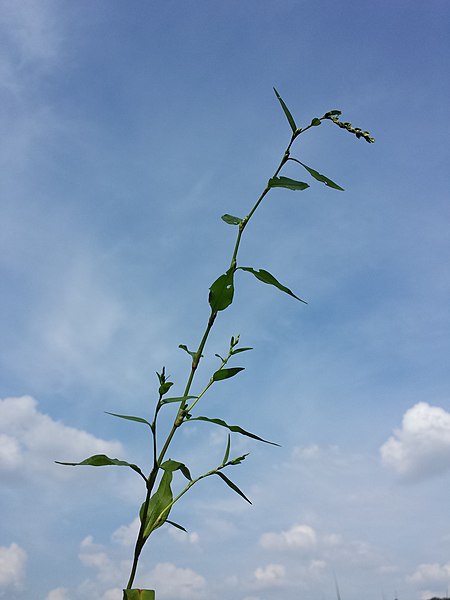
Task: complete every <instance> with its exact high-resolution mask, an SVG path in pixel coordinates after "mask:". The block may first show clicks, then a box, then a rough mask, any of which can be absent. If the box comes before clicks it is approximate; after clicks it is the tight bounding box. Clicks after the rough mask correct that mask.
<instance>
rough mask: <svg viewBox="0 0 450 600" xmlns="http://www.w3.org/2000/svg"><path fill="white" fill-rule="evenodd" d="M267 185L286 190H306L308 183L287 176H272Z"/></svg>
mask: <svg viewBox="0 0 450 600" xmlns="http://www.w3.org/2000/svg"><path fill="white" fill-rule="evenodd" d="M268 186H269V187H270V188H275V187H282V188H286V189H288V190H300V191H301V190H306V188H309V185H308V184H307V183H305V182H304V181H296V180H295V179H290V178H289V177H272V178H271V179H269V183H268Z"/></svg>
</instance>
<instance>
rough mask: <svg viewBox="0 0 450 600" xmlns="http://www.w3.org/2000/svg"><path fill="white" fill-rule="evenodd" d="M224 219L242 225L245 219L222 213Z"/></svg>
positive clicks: (229, 223)
mask: <svg viewBox="0 0 450 600" xmlns="http://www.w3.org/2000/svg"><path fill="white" fill-rule="evenodd" d="M221 218H222V221H225V223H228V225H240V224H241V223H242V221H243V219H240V218H239V217H233V215H222V217H221Z"/></svg>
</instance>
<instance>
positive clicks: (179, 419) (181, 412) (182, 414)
mask: <svg viewBox="0 0 450 600" xmlns="http://www.w3.org/2000/svg"><path fill="white" fill-rule="evenodd" d="M310 127H311V125H308V126H307V127H305V128H304V129H303V130H300V129H298V130H297V131H295V132H294V133H293V134H292V137H291V140H290V142H289V144H288V146H287V148H286V150H285V152H284V154H283V157H282V159H281V161H280V164H279V165H278V167H277V169H276V171H275V173H274V175H273V177H277V176H278V174H279V172H280V171H281V169H282V168H283V166H284V165H285V164H286V162H287V161H288V160H289V154H290V150H291V146H292V144H293V143H294V140H295V139H296V138H297V137H298V136H299V135H300V134H301V133H304V132H305V131H306V130H307V129H309V128H310ZM270 189H271V188H270V186H269V185H266V187H265V188H264V190H263V191H262V193H261V195H260V196H259V198H258V199H257V201H256V203H255V205H254V206H253V208H252V209H251V210H250V212H249V213H248V215H247V216H246V217H245V218H244V219H243V220H242V221H241V223H240V225H239V231H238V234H237V238H236V242H235V245H234V249H233V254H232V257H231V262H230V269H232V270H233V271H236V269H237V255H238V252H239V248H240V244H241V239H242V234H243V232H244V229H245V227H246V226H247V224H248V222H249V221H250V219H251V218H252V216H253V215H254V213H255V212H256V210H257V209H258V207H259V205H260V204H261V202H262V201H263V199H264V197H265V196H266V195H267V193H268V192H269V191H270ZM217 314H218V312H217V311H214V310H213V311H212V312H211V314H210V316H209V318H208V323H207V325H206V328H205V331H204V333H203V336H202V338H201V341H200V343H199V346H198V349H197V351H196V353H195V355H194V358H193V361H192V366H191V371H190V373H189V377H188V380H187V383H186V387H185V390H184V394H183V395H184V396H188V395H189V392H190V389H191V386H192V384H193V381H194V377H195V373H196V371H197V367H198V365H199V363H200V360H201V357H202V354H203V350H204V348H205V345H206V342H207V341H208V338H209V334H210V332H211V329H212V327H213V325H214V322H215V320H216V317H217ZM230 356H231V354H230ZM230 356H229V357H230ZM229 357H228V358H227V360H228V359H229ZM225 362H226V361H225ZM224 364H225V363H224ZM224 364H222V367H223V366H224ZM212 383H213V380H211V381H210V382H209V383H208V384H207V386H206V387H205V389H204V390H203V392H202V393H201V394H200V395H199V396H198V397H197V399H196V400H195V402H194V403H193V404H192V405H191V406H190V407H189V408H190V409H191V408H193V406H195V404H197V402H198V401H199V399H200V398H201V397H202V396H203V395H204V394H205V392H206V391H207V390H208V389H209V387H210V386H211V385H212ZM160 401H161V398H160ZM160 401H159V402H158V408H157V410H156V412H155V420H154V422H153V424H152V433H153V449H154V463H153V468H152V470H151V472H150V474H149V476H148V479H147V493H146V497H145V501H144V505H143V510H142V516H141V525H140V528H139V532H138V536H137V539H136V545H135V551H134V559H133V564H132V568H131V574H130V578H129V580H128V584H127V589H131V586H132V585H133V582H134V578H135V575H136V569H137V565H138V561H139V556H140V553H141V551H142V548H143V547H144V544H145V542H146V539H145V538H144V531H145V525H146V520H147V514H148V508H149V504H150V498H151V494H152V491H153V488H154V485H155V482H156V478H157V475H158V472H159V469H160V467H161V464H162V462H163V460H164V457H165V455H166V452H167V450H168V449H169V446H170V444H171V442H172V439H173V437H174V435H175V432H176V430H177V429H178V427H179V426H180V425H181V424H182V423H183V422H184V421H185V419H186V414H187V412H188V411H187V410H186V408H187V401H183V402H182V403H181V405H180V408H179V409H178V412H177V415H176V417H175V419H174V422H173V425H172V428H171V430H170V432H169V434H168V436H167V438H166V441H165V442H164V444H163V446H162V448H161V451H160V453H159V456H158V458H157V459H156V418H157V415H158V412H159V408H160ZM220 468H222V467H220ZM218 470H219V469H215V470H213V471H210V472H208V473H206V474H205V475H202V476H201V477H199V478H197V479H196V480H194V481H193V482H190V483H189V484H188V486H186V488H185V489H184V490H183V492H181V494H179V495H178V496H177V498H176V499H175V500H174V501H173V502H172V503H171V504H170V505H169V506H168V507H166V511H167V510H169V509H170V507H171V506H172V505H173V504H174V503H175V502H176V501H177V500H178V499H179V498H180V497H181V496H182V495H184V494H185V493H186V492H187V491H188V489H190V488H191V487H192V485H194V483H196V482H197V481H199V480H200V479H204V478H205V477H208V476H209V475H213V474H214V473H216V472H217V471H218ZM164 512H165V511H163V513H162V514H164Z"/></svg>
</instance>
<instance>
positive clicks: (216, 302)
mask: <svg viewBox="0 0 450 600" xmlns="http://www.w3.org/2000/svg"><path fill="white" fill-rule="evenodd" d="M274 91H275V94H276V97H277V99H278V101H279V103H280V105H281V107H282V109H283V112H284V114H285V116H286V118H287V121H288V123H289V125H290V127H291V130H292V131H291V138H290V141H289V143H288V145H287V147H286V150H285V151H284V153H283V155H282V158H281V160H280V163H279V165H278V167H277V168H276V170H275V172H274V174H273V176H272V177H271V178H270V179H269V180H268V182H267V184H266V186H265V187H264V190H263V191H262V193H261V194H260V196H259V198H258V199H257V200H256V202H255V204H254V205H253V207H252V208H251V210H250V212H249V213H248V214H247V216H245V217H243V218H241V217H236V216H233V215H229V214H225V215H223V216H222V220H223V221H224V222H225V223H227V224H228V225H231V226H234V227H236V228H237V236H236V242H235V245H234V248H233V251H232V255H231V260H230V264H229V266H228V268H227V269H226V271H225V272H224V273H222V274H221V275H220V276H219V277H218V278H217V279H216V280H215V281H214V282H213V283H212V285H211V287H210V288H209V298H208V301H209V307H210V313H209V317H208V320H207V324H206V327H205V329H204V332H203V334H202V336H201V339H200V342H199V344H198V346H197V348H196V349H195V350H190V349H189V348H188V347H187V346H186V345H184V344H180V346H179V348H180V349H182V350H183V351H185V352H186V353H187V354H188V355H189V357H190V360H191V366H190V370H189V374H188V376H187V381H186V384H185V387H184V392H183V394H182V396H178V397H171V396H169V395H168V394H169V391H170V389H171V387H172V385H173V382H171V381H169V379H168V377H167V375H166V371H165V368H164V367H163V368H162V370H161V372H160V373H157V377H158V384H159V386H158V399H157V401H156V406H155V410H154V414H153V419H152V420H151V421H150V420H147V419H145V418H143V417H136V416H130V415H122V414H117V413H108V414H110V415H113V416H114V417H118V418H120V419H126V420H129V421H135V422H137V423H140V424H143V425H145V426H146V427H148V428H149V430H150V435H151V436H152V446H153V462H152V465H151V468H150V470H149V474H148V475H146V474H145V473H144V471H143V470H142V469H141V468H140V467H139V466H137V465H135V464H132V463H128V462H126V461H123V460H118V459H117V458H109V457H108V456H106V455H104V454H97V455H95V456H90V457H89V458H87V459H85V460H83V461H82V462H79V463H72V462H60V461H57V462H58V463H59V464H63V465H71V466H77V465H90V466H95V467H98V466H105V465H115V466H127V467H129V468H131V469H132V470H133V471H135V472H136V473H137V474H138V475H139V476H140V477H141V478H142V480H143V482H144V486H145V498H144V501H143V503H142V505H141V508H140V512H139V515H140V528H139V532H138V535H137V539H136V544H135V549H134V556H133V563H132V569H131V573H130V577H129V580H128V583H127V586H126V589H125V590H124V600H133V599H135V598H142V599H143V600H144V599H145V598H148V599H152V598H154V592H153V591H150V590H137V589H133V583H134V579H135V575H136V570H137V566H138V562H139V557H140V555H141V552H142V549H143V547H144V546H145V544H146V543H147V541H148V539H149V537H150V535H151V534H152V533H153V532H154V531H155V530H156V529H158V528H159V527H161V526H162V525H163V524H164V523H168V524H170V525H172V526H174V527H177V528H180V529H184V528H183V527H182V526H181V525H179V524H177V523H175V522H174V521H171V520H169V516H170V513H171V510H172V507H173V506H174V504H175V503H176V502H178V500H180V498H182V496H184V494H186V493H187V492H188V491H189V490H190V489H191V488H192V487H193V486H194V485H195V484H196V483H198V482H199V481H201V480H202V479H206V478H207V477H211V476H214V475H215V476H218V477H220V479H222V480H223V481H224V483H226V484H227V486H228V487H230V488H231V489H232V490H233V491H234V492H236V493H237V494H239V495H240V496H241V497H242V498H243V499H244V500H246V501H247V502H250V501H249V499H248V498H247V496H246V495H245V494H244V492H242V490H240V489H239V487H238V486H237V485H236V484H235V483H233V481H231V479H229V477H228V476H227V475H225V473H224V471H225V470H227V469H228V468H229V467H232V466H235V465H239V464H240V463H242V461H243V460H244V459H245V458H246V456H247V454H244V455H241V456H237V457H234V458H230V433H228V440H227V445H226V448H225V453H224V456H223V459H222V461H221V462H220V464H219V465H218V466H217V467H216V468H214V469H212V470H210V471H208V472H206V473H203V474H202V475H200V476H197V477H193V476H192V475H191V472H190V470H189V468H188V467H187V466H186V465H185V464H184V463H182V462H179V461H176V460H172V459H170V458H166V457H167V453H168V450H169V447H170V444H171V442H172V440H173V438H174V436H175V434H176V432H177V431H178V429H179V428H180V427H183V426H185V425H186V424H187V423H191V422H194V421H206V422H208V423H211V424H213V425H217V426H219V427H223V428H225V429H228V430H229V432H231V433H237V434H240V435H243V436H247V437H250V438H253V439H256V440H259V441H261V442H265V443H268V444H273V442H269V441H268V440H264V439H263V438H261V437H259V436H258V435H255V434H254V433H250V432H249V431H246V430H245V429H243V428H241V427H240V426H238V425H229V424H228V423H226V422H225V421H223V420H222V419H218V418H210V417H205V416H201V415H197V414H196V413H195V412H194V409H196V408H197V405H198V403H199V402H200V400H201V399H202V398H203V396H204V395H205V394H206V393H207V392H209V390H210V389H211V388H212V387H213V386H214V385H216V383H218V382H220V381H222V380H225V379H229V378H231V377H234V376H236V375H237V374H238V373H239V372H240V371H242V370H243V367H236V366H231V367H230V366H228V363H229V362H230V361H231V360H232V359H233V358H234V357H235V356H236V355H237V354H241V353H243V352H247V351H249V350H252V348H248V347H242V346H240V345H239V336H236V337H234V336H233V337H232V338H231V340H230V343H229V347H228V351H227V354H226V355H225V357H222V356H220V355H219V354H216V356H217V358H218V359H219V361H220V366H219V368H218V369H217V370H216V371H215V372H214V373H213V374H212V375H211V377H210V379H209V381H208V383H207V384H206V386H204V388H203V389H202V390H201V391H199V392H196V393H192V391H191V388H192V387H193V384H194V378H195V375H196V373H197V370H198V367H199V364H200V362H201V359H202V357H203V352H204V351H205V347H206V343H207V340H208V337H209V335H210V332H211V329H212V327H213V325H214V322H215V320H216V318H217V316H218V315H219V313H220V312H222V311H224V310H226V309H227V308H228V307H229V306H230V305H231V303H232V302H233V296H234V285H235V275H236V273H237V271H243V272H245V273H250V274H251V275H253V276H254V277H255V278H256V279H258V280H259V281H261V282H263V283H265V284H268V285H272V286H274V287H276V288H278V289H279V290H280V291H282V292H284V293H286V294H288V295H290V296H292V297H293V298H295V299H296V300H299V301H300V302H304V301H303V300H302V299H301V298H299V297H298V296H297V295H296V294H294V293H293V292H292V291H291V290H290V289H289V288H288V287H286V286H285V285H283V284H282V283H280V282H279V281H278V280H277V279H276V278H275V277H274V276H273V275H272V274H271V273H269V272H268V271H266V270H265V269H258V270H256V269H254V268H253V267H247V266H240V265H238V252H239V248H240V245H241V241H242V236H243V233H244V231H245V229H246V227H247V226H248V224H249V222H250V220H251V218H252V217H253V215H254V213H255V211H256V210H257V209H258V207H259V206H260V204H261V202H262V201H263V199H264V198H265V196H266V195H267V194H268V193H269V192H270V190H271V189H273V188H286V189H288V190H294V191H302V190H306V189H307V188H308V187H309V184H308V183H305V182H303V181H298V180H295V179H291V178H289V177H285V176H283V175H280V172H281V170H282V169H283V167H284V165H286V164H287V163H288V162H289V161H291V162H295V163H296V164H298V165H300V166H301V167H302V168H303V169H305V170H306V171H307V172H308V174H309V175H310V176H311V177H312V178H313V179H315V180H316V181H318V182H320V183H323V184H325V186H327V187H329V188H333V189H335V190H340V191H343V188H342V187H341V186H339V185H338V184H336V183H335V182H334V181H332V180H331V179H329V178H328V177H326V176H325V175H322V174H321V173H319V172H318V171H316V170H315V169H313V168H311V167H309V166H307V165H306V164H305V163H304V162H302V161H300V160H299V159H297V158H293V157H292V156H291V149H292V146H293V144H294V142H295V141H296V140H297V138H298V137H299V136H300V135H302V134H304V133H305V132H306V131H308V130H309V129H312V128H314V127H317V126H319V125H321V124H322V123H323V122H324V121H329V122H331V123H334V124H336V125H338V127H340V128H343V129H346V130H347V131H348V132H350V133H352V134H354V135H355V136H356V137H357V138H363V139H365V140H366V141H367V142H369V143H371V142H374V139H373V138H372V137H370V134H369V133H368V132H367V131H362V130H361V129H359V128H354V127H352V125H351V124H350V123H343V122H341V121H340V120H339V116H340V115H341V112H340V111H338V110H331V111H329V112H327V113H325V114H324V115H323V116H322V117H320V118H318V117H315V118H313V119H312V121H311V122H310V123H309V124H308V125H306V126H305V127H303V128H300V127H298V126H297V124H296V122H295V120H294V118H293V116H292V114H291V112H290V111H289V109H288V108H287V106H286V104H285V103H284V101H283V99H282V98H281V97H280V95H279V94H278V92H277V91H276V90H275V89H274ZM174 406H175V407H177V408H176V411H175V414H174V418H173V424H172V426H171V428H170V430H169V431H168V432H167V435H166V437H165V441H164V442H163V443H162V444H161V446H160V447H159V446H158V436H157V423H158V416H159V414H160V411H161V410H163V409H166V407H174ZM275 445H276V444H275ZM176 471H179V472H180V474H181V475H182V476H183V477H184V478H185V479H186V481H187V483H185V485H184V487H182V488H181V490H180V491H179V492H178V493H177V494H176V495H175V494H174V492H173V490H172V480H173V476H174V473H175V472H176Z"/></svg>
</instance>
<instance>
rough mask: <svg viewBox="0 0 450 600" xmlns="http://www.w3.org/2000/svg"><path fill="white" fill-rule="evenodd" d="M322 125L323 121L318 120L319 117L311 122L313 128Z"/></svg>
mask: <svg viewBox="0 0 450 600" xmlns="http://www.w3.org/2000/svg"><path fill="white" fill-rule="evenodd" d="M321 123H322V121H321V120H320V119H318V118H317V117H316V118H315V119H313V120H312V121H311V125H312V127H317V126H318V125H321Z"/></svg>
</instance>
